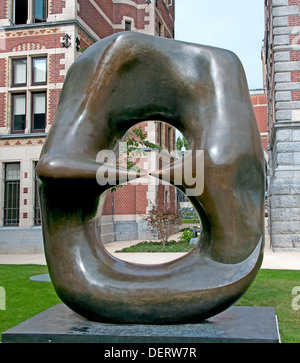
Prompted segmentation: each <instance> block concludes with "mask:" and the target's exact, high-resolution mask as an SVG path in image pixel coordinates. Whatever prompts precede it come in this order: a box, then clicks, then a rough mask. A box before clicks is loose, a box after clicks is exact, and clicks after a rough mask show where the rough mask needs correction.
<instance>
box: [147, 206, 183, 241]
mask: <svg viewBox="0 0 300 363" xmlns="http://www.w3.org/2000/svg"><path fill="white" fill-rule="evenodd" d="M143 220H145V221H146V222H147V223H148V228H149V230H151V231H152V232H153V233H154V234H158V238H159V239H160V240H161V242H162V245H163V246H165V245H166V243H167V241H168V239H169V237H170V236H171V234H172V233H173V231H174V227H175V226H176V225H177V224H179V222H180V213H179V212H177V211H173V210H171V209H169V208H168V207H167V206H165V205H164V206H163V207H161V206H157V205H152V208H151V210H150V211H149V214H148V215H147V216H144V217H143Z"/></svg>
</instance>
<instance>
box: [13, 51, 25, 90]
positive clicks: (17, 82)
mask: <svg viewBox="0 0 300 363" xmlns="http://www.w3.org/2000/svg"><path fill="white" fill-rule="evenodd" d="M12 72H13V74H12V86H13V87H22V86H26V84H27V59H26V58H22V59H13V61H12Z"/></svg>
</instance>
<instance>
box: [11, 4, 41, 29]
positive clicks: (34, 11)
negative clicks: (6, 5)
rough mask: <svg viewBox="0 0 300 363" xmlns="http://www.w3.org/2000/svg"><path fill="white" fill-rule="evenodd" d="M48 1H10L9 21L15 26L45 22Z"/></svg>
mask: <svg viewBox="0 0 300 363" xmlns="http://www.w3.org/2000/svg"><path fill="white" fill-rule="evenodd" d="M47 8H48V0H11V8H10V9H11V10H10V20H11V21H12V22H13V23H14V24H16V25H19V24H27V23H40V22H45V21H47Z"/></svg>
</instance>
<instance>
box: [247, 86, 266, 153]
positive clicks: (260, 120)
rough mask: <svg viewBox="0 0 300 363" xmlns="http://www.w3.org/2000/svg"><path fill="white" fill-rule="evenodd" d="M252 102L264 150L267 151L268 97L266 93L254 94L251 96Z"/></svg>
mask: <svg viewBox="0 0 300 363" xmlns="http://www.w3.org/2000/svg"><path fill="white" fill-rule="evenodd" d="M251 100H252V104H253V109H254V113H255V116H256V120H257V124H258V128H259V131H260V133H261V139H262V143H263V147H264V150H265V151H267V146H268V105H267V96H266V94H265V93H263V94H262V93H261V94H259V93H253V94H251Z"/></svg>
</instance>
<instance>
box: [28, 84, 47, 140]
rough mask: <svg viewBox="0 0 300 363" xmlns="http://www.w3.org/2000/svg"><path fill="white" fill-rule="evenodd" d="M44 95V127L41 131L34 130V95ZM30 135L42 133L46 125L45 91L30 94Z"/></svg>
mask: <svg viewBox="0 0 300 363" xmlns="http://www.w3.org/2000/svg"><path fill="white" fill-rule="evenodd" d="M37 94H44V95H45V125H44V128H43V129H35V128H34V95H37ZM30 121H31V122H30V126H31V133H33V134H34V133H40V132H44V131H45V128H46V124H47V91H37V92H31V118H30Z"/></svg>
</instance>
